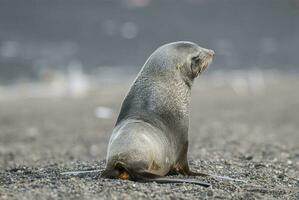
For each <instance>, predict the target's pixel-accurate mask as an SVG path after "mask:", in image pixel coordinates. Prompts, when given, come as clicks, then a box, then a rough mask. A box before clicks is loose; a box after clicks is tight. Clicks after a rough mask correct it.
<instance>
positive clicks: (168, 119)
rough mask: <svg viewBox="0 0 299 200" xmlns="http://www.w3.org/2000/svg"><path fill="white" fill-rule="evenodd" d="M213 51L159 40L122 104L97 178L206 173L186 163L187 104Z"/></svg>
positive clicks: (142, 177) (190, 44)
mask: <svg viewBox="0 0 299 200" xmlns="http://www.w3.org/2000/svg"><path fill="white" fill-rule="evenodd" d="M213 55H214V51H213V50H210V49H206V48H203V47H200V46H199V45H197V44H195V43H192V42H186V41H180V42H173V43H169V44H165V45H163V46H161V47H159V48H158V49H157V50H155V51H154V52H153V53H152V54H151V56H150V57H149V58H148V59H147V61H146V62H145V64H144V66H143V67H142V69H141V71H140V72H139V74H138V76H137V78H136V79H135V81H134V83H133V85H132V86H131V88H130V90H129V92H128V94H127V96H126V97H125V99H124V101H123V103H122V107H121V110H120V113H119V116H118V118H117V121H116V124H115V127H114V129H113V132H112V135H111V138H110V141H109V145H108V151H107V158H106V169H105V170H104V172H103V173H102V176H103V177H107V178H120V179H130V180H135V181H142V180H143V181H145V180H149V179H154V181H156V182H169V181H170V182H171V180H172V181H174V180H176V182H177V181H178V180H177V179H171V180H170V179H165V178H162V177H163V176H166V175H169V174H183V175H201V176H203V175H206V174H203V173H196V172H192V171H191V170H190V168H189V165H188V160H187V152H188V128H189V104H190V95H191V86H192V84H193V81H194V79H195V78H196V77H197V76H198V75H199V74H201V73H202V72H204V71H205V70H206V69H207V67H208V65H209V64H210V63H211V62H212V59H213ZM159 180H160V181H159ZM179 180H182V181H178V182H188V181H187V180H189V179H186V180H185V179H179ZM189 181H190V180H189ZM203 185H204V186H208V184H203Z"/></svg>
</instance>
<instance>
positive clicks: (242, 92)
mask: <svg viewBox="0 0 299 200" xmlns="http://www.w3.org/2000/svg"><path fill="white" fill-rule="evenodd" d="M215 80H216V79H215V77H214V78H213V77H209V76H203V77H202V78H200V79H199V80H198V81H197V82H196V84H195V87H194V90H193V94H192V95H193V97H192V108H191V121H190V132H189V134H190V135H189V137H190V147H189V160H190V165H191V167H192V168H193V169H195V170H200V171H202V172H206V173H209V174H216V175H222V176H229V177H233V178H238V179H242V180H245V181H247V183H240V182H231V181H223V180H216V179H213V178H202V177H196V179H198V180H201V181H205V182H209V183H211V185H212V186H211V187H209V188H202V187H200V186H197V185H191V184H163V185H160V184H157V183H136V182H132V181H122V180H109V179H102V178H98V177H97V174H89V175H85V176H79V177H68V176H62V175H60V172H63V171H70V170H90V169H100V170H103V168H104V164H105V161H104V159H105V155H106V148H107V143H108V139H109V136H110V134H111V130H112V128H113V124H114V122H115V119H116V117H117V114H118V111H119V108H120V103H121V101H122V99H123V97H124V95H125V94H126V91H127V89H128V86H129V84H130V81H132V80H129V81H127V82H125V83H109V84H104V83H102V84H99V86H98V87H97V88H96V89H93V90H92V91H91V92H90V93H89V94H88V95H87V96H86V97H83V98H71V97H55V98H42V97H39V98H15V99H9V100H2V101H0V199H299V133H298V130H299V96H298V95H299V93H298V91H299V80H298V79H297V77H296V75H295V76H294V75H292V76H290V75H283V76H276V77H272V78H269V79H263V80H262V81H261V79H255V78H253V79H252V78H250V76H249V79H248V77H247V78H245V79H244V78H238V77H237V78H236V77H235V78H234V80H232V82H227V81H223V80H221V79H217V80H216V81H215ZM244 80H245V81H244ZM248 80H249V82H248ZM248 83H249V84H248ZM99 106H103V107H108V108H111V109H112V113H111V114H112V115H111V116H109V115H107V116H106V117H107V118H98V117H96V115H95V109H96V108H97V107H99ZM179 177H180V176H179Z"/></svg>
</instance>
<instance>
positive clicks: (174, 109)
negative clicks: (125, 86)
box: [116, 75, 190, 131]
mask: <svg viewBox="0 0 299 200" xmlns="http://www.w3.org/2000/svg"><path fill="white" fill-rule="evenodd" d="M189 103H190V88H189V87H188V85H186V83H185V82H184V81H183V80H182V79H179V78H175V77H169V76H168V77H163V76H159V77H148V76H142V75H140V76H139V77H138V78H137V79H136V80H135V82H134V84H133V85H132V87H131V89H130V91H129V93H128V95H127V96H126V98H125V100H124V102H123V104H122V108H121V111H120V114H119V117H118V119H117V122H116V124H118V123H119V122H120V121H121V120H123V119H126V118H135V119H136V118H138V119H140V118H141V119H144V120H153V121H151V123H156V122H155V121H158V123H159V122H162V123H163V124H165V126H166V127H168V128H170V129H174V130H176V131H188V125H189Z"/></svg>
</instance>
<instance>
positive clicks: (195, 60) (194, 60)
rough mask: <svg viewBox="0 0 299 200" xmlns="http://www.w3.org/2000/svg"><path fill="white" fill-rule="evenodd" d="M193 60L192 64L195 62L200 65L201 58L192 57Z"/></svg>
mask: <svg viewBox="0 0 299 200" xmlns="http://www.w3.org/2000/svg"><path fill="white" fill-rule="evenodd" d="M191 59H192V62H193V63H196V64H198V63H199V61H200V59H199V56H194V57H192V58H191Z"/></svg>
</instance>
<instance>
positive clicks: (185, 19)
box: [0, 0, 299, 199]
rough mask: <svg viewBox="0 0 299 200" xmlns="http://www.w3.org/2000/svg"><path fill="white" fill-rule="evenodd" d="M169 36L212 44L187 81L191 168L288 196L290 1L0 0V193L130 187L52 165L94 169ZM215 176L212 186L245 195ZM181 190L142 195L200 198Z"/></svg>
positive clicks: (291, 162) (297, 4) (292, 165)
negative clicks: (144, 70) (72, 175)
mask: <svg viewBox="0 0 299 200" xmlns="http://www.w3.org/2000/svg"><path fill="white" fill-rule="evenodd" d="M178 40H188V41H192V42H195V43H198V44H199V45H201V46H203V47H206V48H210V49H213V50H214V51H215V52H216V54H215V57H214V60H213V63H212V64H211V65H210V67H209V69H208V70H207V72H205V73H203V74H202V75H201V76H200V77H199V78H197V80H196V83H195V84H194V86H193V88H192V90H193V91H192V100H191V108H190V111H191V112H190V113H191V117H190V129H189V138H190V148H189V160H190V164H191V168H193V169H196V170H202V171H203V172H207V173H209V174H217V175H224V176H230V177H235V178H238V179H242V180H250V182H251V183H253V184H254V185H260V184H261V185H262V186H263V187H264V188H266V189H267V188H268V189H269V190H264V189H263V190H261V192H260V195H262V197H261V196H254V197H256V199H277V198H279V199H298V197H299V194H298V192H297V193H296V194H297V196H296V197H295V196H294V198H290V197H289V196H288V195H290V191H291V189H290V190H289V189H288V188H293V191H298V185H299V181H298V177H299V153H298V152H299V146H298V144H299V143H298V141H299V134H298V130H299V123H298V121H299V120H298V119H299V112H298V110H299V101H298V99H299V97H298V95H299V93H298V91H299V79H298V74H299V50H298V49H299V0H177V1H175V0H159V1H158V0H0V185H2V186H3V187H0V199H1V197H2V196H1V195H2V194H3V195H4V196H3V197H4V199H13V198H12V197H15V199H26V198H27V199H34V198H33V197H35V198H37V199H44V198H45V196H49V197H50V199H53V198H54V199H57V197H61V198H63V197H66V199H67V198H70V197H71V196H72V195H76V196H74V197H75V199H76V198H78V197H85V198H86V197H87V198H88V199H90V198H91V197H92V196H93V195H96V196H95V198H99V196H98V195H99V194H102V195H107V194H109V192H107V190H106V189H105V188H110V189H111V191H110V193H112V194H114V193H115V194H116V195H117V196H118V195H120V196H121V195H126V194H127V195H131V194H132V193H130V190H128V188H127V187H125V185H126V184H123V186H124V188H123V189H122V188H121V187H120V186H119V187H118V186H117V187H116V186H115V184H114V183H113V181H111V184H112V185H114V186H112V185H109V184H108V182H103V183H101V184H99V182H98V179H94V180H90V179H76V181H74V180H73V179H64V178H59V177H57V174H58V172H62V171H71V170H89V169H100V170H102V169H103V168H104V163H105V162H104V159H105V156H106V149H107V144H108V141H109V137H110V134H111V131H112V129H113V126H114V123H115V119H116V118H117V116H118V113H119V109H120V106H121V102H122V100H123V98H124V97H125V95H126V92H127V90H128V88H129V86H130V85H131V83H132V81H133V80H134V78H135V76H136V75H137V73H138V72H139V70H140V68H141V67H142V65H143V64H144V62H145V61H146V59H147V58H148V57H149V55H150V54H151V53H152V52H153V51H154V50H155V49H156V48H158V47H159V46H161V45H163V44H165V43H168V42H174V41H178ZM49 177H50V178H49ZM219 183H220V186H219V187H218V186H217V185H215V186H214V185H213V188H214V189H215V188H216V190H214V189H213V188H212V190H213V191H214V193H215V195H220V196H221V195H222V196H221V197H222V198H223V199H231V198H237V199H248V196H246V195H247V194H248V193H247V192H246V190H243V189H244V188H243V189H241V190H239V189H238V190H236V189H235V188H239V186H236V187H232V186H231V184H232V183H229V185H230V186H228V187H223V186H221V184H222V182H219ZM227 184H228V183H227ZM107 185H108V186H107ZM73 186H74V187H73ZM82 187H85V189H82ZM133 187H135V186H133ZM166 187H167V186H166ZM295 187H296V189H295ZM53 188H57V190H56V189H55V190H54V189H53ZM74 188H75V189H74ZM78 188H79V189H78ZM117 188H118V189H119V188H120V190H118V189H117ZM146 188H147V186H146ZM171 188H172V187H171ZM180 188H181V189H178V190H177V189H176V188H175V187H174V188H173V190H169V188H168V189H167V191H168V192H166V193H165V192H164V193H163V187H162V186H161V188H160V190H158V189H157V186H154V188H153V189H151V190H150V192H148V193H147V194H152V193H154V192H155V193H156V194H157V196H161V194H170V193H174V194H176V196H179V195H182V194H184V195H185V194H186V193H189V195H194V197H193V198H194V199H198V198H199V197H198V195H199V193H198V188H197V189H196V190H193V192H192V190H189V189H188V191H187V190H186V189H183V188H185V187H181V186H180ZM136 190H138V191H139V192H140V195H141V196H139V198H138V197H136V198H133V199H140V197H144V196H142V195H144V194H143V191H144V189H138V188H137V189H136ZM124 191H126V192H124ZM153 191H154V192H153ZM169 191H171V192H169ZM181 191H183V192H181ZM256 191H259V190H253V192H251V193H250V194H252V193H254V194H255V195H256ZM267 191H268V192H267ZM74 192H75V193H74ZM249 192H250V190H249ZM133 194H135V193H133ZM5 195H11V196H8V197H7V198H5ZM38 195H40V196H38ZM53 195H54V196H53ZM55 195H58V196H55ZM59 195H60V196H59ZM61 195H62V196H61ZM64 195H65V196H64ZM78 195H79V196H78ZM80 195H81V196H80ZM85 195H91V196H85ZM233 195H235V196H233ZM263 195H266V196H263ZM267 195H269V196H267ZM9 197H11V198H9ZM39 197H41V198H39ZM151 197H152V196H151ZM186 197H187V198H188V199H192V198H189V197H190V196H185V198H186ZM238 197H239V198H238ZM124 198H125V199H127V197H126V196H124ZM161 198H163V197H161ZM204 198H206V197H204ZM80 199H84V198H80ZM107 199H113V198H112V197H111V196H110V197H109V198H107ZM163 199H167V198H163Z"/></svg>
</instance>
